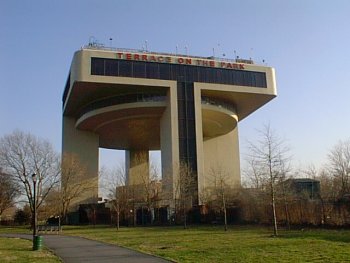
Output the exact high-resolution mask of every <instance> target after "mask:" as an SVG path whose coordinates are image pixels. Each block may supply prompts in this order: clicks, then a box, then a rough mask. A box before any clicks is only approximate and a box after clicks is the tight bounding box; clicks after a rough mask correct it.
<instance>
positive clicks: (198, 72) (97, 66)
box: [91, 58, 267, 88]
mask: <svg viewBox="0 0 350 263" xmlns="http://www.w3.org/2000/svg"><path fill="white" fill-rule="evenodd" d="M91 74H92V75H101V76H120V77H134V78H150V79H165V80H177V81H180V82H205V83H218V84H230V85H239V86H251V87H260V88H266V87H267V84H266V74H265V73H264V72H255V71H244V70H235V69H221V68H209V67H200V66H192V65H179V64H166V63H164V64H163V63H156V62H143V61H129V60H118V59H104V58H91Z"/></svg>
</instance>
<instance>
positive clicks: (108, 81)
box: [62, 44, 276, 206]
mask: <svg viewBox="0 0 350 263" xmlns="http://www.w3.org/2000/svg"><path fill="white" fill-rule="evenodd" d="M275 96H276V83H275V74H274V69H273V68H271V67H267V66H262V65H256V64H253V62H252V61H251V60H238V59H235V60H228V59H219V58H214V57H197V56H187V55H177V54H167V53H155V52H146V51H138V50H127V49H112V48H103V47H101V46H96V45H94V44H89V45H88V46H86V47H83V48H82V49H81V50H79V51H77V52H76V53H75V54H74V57H73V61H72V64H71V67H70V71H69V75H68V80H67V84H66V87H65V89H64V94H63V139H62V140H63V142H62V153H75V154H77V155H78V156H79V157H80V159H81V161H82V162H83V163H84V164H85V165H86V166H87V168H88V174H87V176H86V177H87V178H90V179H91V180H94V179H96V178H97V177H98V154H99V151H98V150H99V147H102V148H108V149H118V150H125V157H126V158H125V159H126V170H127V184H128V185H136V184H140V183H141V181H142V178H141V177H142V174H144V173H145V172H146V173H148V166H149V165H148V163H149V159H148V151H149V150H160V151H161V163H162V177H163V178H162V184H163V191H164V192H166V193H167V198H166V199H167V200H168V203H169V205H170V206H171V202H172V200H174V199H176V198H177V195H178V193H177V190H176V189H177V185H178V183H177V182H178V180H179V173H180V171H181V166H182V165H183V164H185V166H186V167H187V170H188V171H189V170H190V171H192V172H191V176H192V177H193V183H192V187H191V189H192V190H191V192H192V198H191V202H192V204H193V206H195V205H198V204H200V203H201V200H200V196H201V191H203V189H205V187H207V186H209V185H210V183H211V179H210V171H215V169H217V168H218V169H221V170H224V171H225V173H227V175H228V181H227V183H229V184H230V185H231V186H237V185H240V161H239V143H238V126H237V124H238V122H239V121H241V120H243V119H244V118H246V117H247V116H249V115H250V114H251V113H253V112H254V111H255V110H257V109H259V108H260V107H261V106H263V105H264V104H266V103H267V102H269V101H270V100H271V99H273V98H274V97H275ZM97 193H98V187H97V183H96V189H95V190H94V191H91V192H89V193H87V196H86V199H85V201H86V200H88V201H96V199H97Z"/></svg>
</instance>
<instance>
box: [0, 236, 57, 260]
mask: <svg viewBox="0 0 350 263" xmlns="http://www.w3.org/2000/svg"><path fill="white" fill-rule="evenodd" d="M32 247H33V243H32V241H30V240H24V239H19V238H5V237H0V262H1V263H5V262H11V263H12V262H16V263H29V262H33V263H34V262H35V263H57V262H61V261H60V260H59V259H58V258H57V257H56V256H55V255H53V254H52V253H51V252H49V251H48V250H45V249H43V250H41V251H33V250H32Z"/></svg>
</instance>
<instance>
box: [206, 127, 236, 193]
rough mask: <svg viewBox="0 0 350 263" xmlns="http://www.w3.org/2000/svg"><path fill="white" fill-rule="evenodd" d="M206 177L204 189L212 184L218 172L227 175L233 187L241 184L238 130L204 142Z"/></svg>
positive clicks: (228, 181)
mask: <svg viewBox="0 0 350 263" xmlns="http://www.w3.org/2000/svg"><path fill="white" fill-rule="evenodd" d="M203 150H204V176H203V178H202V179H203V187H207V186H209V185H210V184H211V179H212V178H211V177H213V176H214V174H215V172H217V171H219V170H220V171H224V172H225V173H226V174H227V178H228V180H227V183H228V184H230V185H231V186H232V187H234V186H239V185H240V183H241V176H240V160H239V143H238V128H237V127H236V128H235V129H234V130H233V131H231V132H230V133H228V134H225V135H222V136H219V137H216V138H212V139H210V140H206V141H204V142H203Z"/></svg>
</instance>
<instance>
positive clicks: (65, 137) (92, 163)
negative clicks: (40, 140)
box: [62, 116, 99, 203]
mask: <svg viewBox="0 0 350 263" xmlns="http://www.w3.org/2000/svg"><path fill="white" fill-rule="evenodd" d="M62 129H63V132H62V156H64V155H65V154H74V155H76V156H79V161H80V163H81V164H82V166H84V168H85V169H86V172H87V174H86V177H85V178H86V179H87V180H91V183H92V184H93V185H95V186H94V187H92V189H91V190H90V191H89V192H88V193H86V194H84V195H83V196H82V197H81V198H80V200H79V201H77V202H78V203H89V202H97V199H98V158H99V152H98V150H99V136H98V135H97V134H95V133H93V132H89V131H81V130H78V129H76V127H75V119H74V118H70V117H65V116H64V117H63V123H62ZM89 185H90V183H89Z"/></svg>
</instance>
